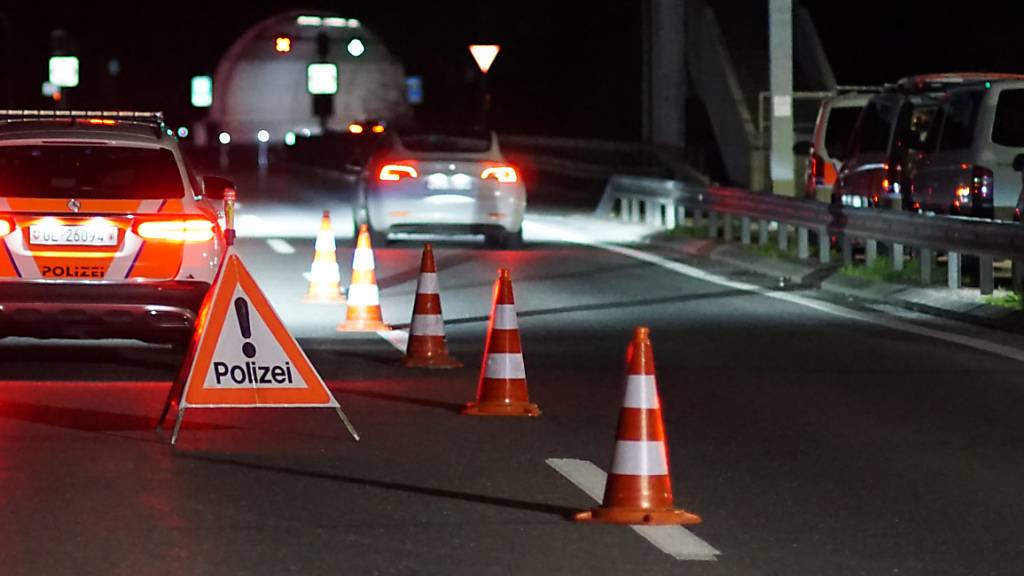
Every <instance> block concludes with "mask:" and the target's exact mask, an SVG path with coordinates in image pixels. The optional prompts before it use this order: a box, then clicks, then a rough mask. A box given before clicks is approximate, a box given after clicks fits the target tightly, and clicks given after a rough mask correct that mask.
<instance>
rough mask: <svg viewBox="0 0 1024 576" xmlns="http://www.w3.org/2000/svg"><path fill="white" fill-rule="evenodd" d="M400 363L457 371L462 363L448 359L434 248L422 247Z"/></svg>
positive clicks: (449, 357) (426, 245)
mask: <svg viewBox="0 0 1024 576" xmlns="http://www.w3.org/2000/svg"><path fill="white" fill-rule="evenodd" d="M402 363H403V364H404V365H406V366H412V367H416V368H460V367H461V366H462V362H459V361H458V360H456V359H455V358H452V357H451V356H449V355H448V344H447V342H446V341H445V336H444V318H443V317H442V316H441V294H440V292H439V291H438V282H437V265H436V264H434V248H433V247H432V246H431V245H430V244H424V246H423V260H422V261H421V263H420V278H419V280H418V281H417V282H416V301H415V303H414V304H413V307H412V322H411V324H410V327H409V345H408V346H407V347H406V349H405V359H404V360H403V361H402Z"/></svg>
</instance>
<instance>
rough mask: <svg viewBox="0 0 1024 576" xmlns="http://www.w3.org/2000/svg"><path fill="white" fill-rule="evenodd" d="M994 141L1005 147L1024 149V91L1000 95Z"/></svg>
mask: <svg viewBox="0 0 1024 576" xmlns="http://www.w3.org/2000/svg"><path fill="white" fill-rule="evenodd" d="M992 141H993V142H995V143H996V144H1001V145H1003V146H1013V147H1016V148H1022V147H1024V89H1019V88H1018V89H1016V90H1003V91H1002V92H1000V93H999V101H998V103H997V104H996V117H995V120H994V121H993V124H992Z"/></svg>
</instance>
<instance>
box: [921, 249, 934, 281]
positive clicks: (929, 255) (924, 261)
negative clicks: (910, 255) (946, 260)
mask: <svg viewBox="0 0 1024 576" xmlns="http://www.w3.org/2000/svg"><path fill="white" fill-rule="evenodd" d="M920 258H921V284H924V285H925V286H927V285H929V284H931V283H932V268H934V267H935V251H934V250H932V249H931V248H921V250H920Z"/></svg>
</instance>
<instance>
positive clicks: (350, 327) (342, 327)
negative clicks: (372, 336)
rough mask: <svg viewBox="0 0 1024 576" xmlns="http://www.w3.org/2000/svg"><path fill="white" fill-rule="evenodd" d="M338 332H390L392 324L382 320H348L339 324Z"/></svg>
mask: <svg viewBox="0 0 1024 576" xmlns="http://www.w3.org/2000/svg"><path fill="white" fill-rule="evenodd" d="M336 330H337V331H338V332H390V331H391V326H388V325H387V324H385V323H383V322H381V321H380V320H346V321H345V322H344V323H342V324H338V327H337V329H336Z"/></svg>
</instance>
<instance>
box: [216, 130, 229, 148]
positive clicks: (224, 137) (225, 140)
mask: <svg viewBox="0 0 1024 576" xmlns="http://www.w3.org/2000/svg"><path fill="white" fill-rule="evenodd" d="M217 140H219V141H220V143H221V144H224V145H227V144H231V134H229V133H228V132H221V133H220V134H219V135H218V136H217Z"/></svg>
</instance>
